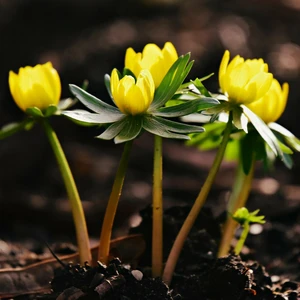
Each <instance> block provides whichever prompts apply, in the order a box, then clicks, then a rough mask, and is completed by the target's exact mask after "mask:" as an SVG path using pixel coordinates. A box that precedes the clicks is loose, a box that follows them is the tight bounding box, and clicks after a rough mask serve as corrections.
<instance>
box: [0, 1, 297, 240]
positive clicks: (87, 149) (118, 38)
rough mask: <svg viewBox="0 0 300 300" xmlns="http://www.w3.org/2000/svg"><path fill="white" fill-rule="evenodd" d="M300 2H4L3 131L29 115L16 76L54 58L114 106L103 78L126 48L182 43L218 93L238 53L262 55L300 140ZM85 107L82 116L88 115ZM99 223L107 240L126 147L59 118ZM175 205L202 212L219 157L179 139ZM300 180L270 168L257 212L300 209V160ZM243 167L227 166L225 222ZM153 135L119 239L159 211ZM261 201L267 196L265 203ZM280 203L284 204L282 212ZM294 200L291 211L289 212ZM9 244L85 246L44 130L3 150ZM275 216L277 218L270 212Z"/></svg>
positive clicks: (220, 185)
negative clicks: (146, 214)
mask: <svg viewBox="0 0 300 300" xmlns="http://www.w3.org/2000/svg"><path fill="white" fill-rule="evenodd" d="M299 28H300V1H298V0H248V1H234V0H227V1H221V0H207V1H205V0H185V1H180V0H140V1H138V0H127V1H117V0H84V1H83V0H0V41H1V42H0V127H2V126H3V125H5V124H7V123H10V122H14V121H20V120H22V118H24V115H23V113H22V112H21V111H20V110H19V109H18V107H17V106H16V105H15V103H14V102H13V100H12V97H11V95H10V92H9V89H8V80H7V79H8V72H9V70H13V71H15V72H17V71H18V69H19V67H22V66H26V65H32V66H33V65H36V64H38V63H45V62H47V61H51V62H52V63H53V65H54V67H55V68H56V69H57V70H58V72H59V74H60V76H61V81H62V87H63V89H62V97H69V96H70V93H69V90H68V84H69V83H74V84H77V85H81V83H82V82H83V80H84V79H87V80H88V81H89V88H88V91H89V92H90V93H92V94H94V95H96V96H97V97H99V98H101V99H103V100H108V95H107V93H106V91H105V88H104V84H103V76H104V74H105V73H110V72H111V70H112V69H113V68H114V67H117V68H119V69H121V68H122V67H123V63H124V55H125V51H126V49H127V48H128V47H133V48H134V49H135V50H136V51H141V50H142V49H143V47H144V45H145V44H147V43H149V42H154V43H157V44H158V45H159V46H160V47H162V46H163V45H164V43H165V42H166V41H171V42H172V43H173V44H174V45H175V47H176V48H177V50H178V53H179V54H184V53H186V52H191V53H192V58H193V59H194V60H195V64H194V67H193V69H192V71H191V73H190V75H189V78H190V79H194V78H195V77H197V76H198V77H202V76H205V75H208V74H210V73H212V72H215V76H213V77H211V78H210V79H209V80H208V81H206V86H207V87H208V89H210V90H211V91H217V90H218V81H217V73H218V67H219V63H220V61H221V58H222V55H223V53H224V50H225V49H229V50H230V52H231V55H232V56H234V55H236V54H240V55H241V56H244V57H247V58H248V57H249V58H256V57H262V58H263V59H264V60H265V61H266V62H267V63H268V64H269V69H270V71H271V72H272V73H273V74H274V76H275V77H276V78H277V79H278V80H279V81H280V82H281V83H282V82H285V81H287V82H288V83H289V84H290V96H289V100H288V105H287V108H286V110H285V113H284V114H283V116H282V117H281V119H280V120H279V123H280V124H281V125H283V126H285V127H287V128H288V129H289V130H291V131H292V132H293V133H294V134H296V135H298V136H300V127H299V125H298V124H299V117H298V114H299V113H298V111H299V109H300V104H299V100H300V89H299V84H300V33H299ZM80 107H81V106H80V104H78V105H77V108H80ZM51 123H52V124H53V126H54V128H55V130H56V132H57V134H58V137H59V138H60V140H61V143H62V145H63V148H64V149H65V151H66V155H67V157H68V159H69V161H70V164H71V168H72V170H73V172H74V177H75V179H76V181H77V183H78V188H79V192H80V194H81V198H82V201H83V204H84V208H85V211H86V214H87V220H88V226H89V231H90V233H91V235H92V236H94V237H98V235H99V233H100V226H101V223H102V216H103V211H104V209H105V206H106V201H107V199H108V196H109V193H110V188H111V186H112V182H113V178H114V175H115V171H116V168H117V165H118V161H119V159H120V156H121V152H122V148H123V146H122V145H118V146H115V145H114V144H113V142H111V141H108V142H107V141H101V140H97V139H94V138H93V137H94V136H96V135H99V134H100V132H101V130H100V129H97V128H83V127H79V126H77V125H75V124H73V123H71V122H70V121H68V120H66V119H64V118H63V117H53V118H52V119H51ZM164 147H165V152H164V158H165V160H164V172H165V179H164V197H165V205H166V207H169V206H172V205H174V204H180V205H183V204H191V203H192V202H193V201H194V199H195V197H196V195H197V193H198V191H199V189H200V187H201V185H202V183H203V182H204V180H205V178H206V174H207V171H208V170H209V168H210V166H211V164H212V161H213V158H214V152H205V153H200V152H198V150H197V149H193V148H186V147H185V146H184V145H183V143H182V142H179V141H165V144H164ZM294 160H295V167H294V169H293V170H292V172H290V171H288V170H286V169H285V168H284V167H283V166H282V165H281V164H280V163H278V166H277V167H278V168H277V169H276V171H275V172H273V173H272V174H265V173H263V172H262V171H258V172H257V174H256V179H255V181H254V190H253V193H252V194H251V198H252V201H251V203H250V204H249V205H250V208H251V207H253V208H258V207H262V212H263V213H265V212H266V211H268V214H273V215H276V213H278V212H279V211H280V210H281V211H282V209H283V207H285V206H287V207H298V208H299V203H300V202H299V201H300V187H298V186H297V185H299V171H300V156H299V154H295V155H294ZM233 174H234V165H233V164H232V163H226V162H225V163H224V164H223V168H222V171H221V172H220V174H219V176H218V178H217V180H216V184H215V186H214V189H213V190H212V192H211V193H210V196H209V201H208V206H212V207H213V209H214V214H215V215H218V214H220V213H221V212H222V211H223V210H224V208H225V203H226V198H227V197H228V191H229V189H230V186H231V184H232V178H233ZM151 181H152V137H151V136H150V135H148V134H144V135H143V136H142V137H140V138H139V139H138V140H136V142H135V144H134V148H133V152H132V155H131V160H130V164H129V171H128V174H127V178H126V181H125V185H124V192H123V195H122V198H121V202H120V207H119V210H118V216H117V219H116V230H115V236H117V235H122V234H126V232H127V228H128V226H129V225H136V224H138V222H139V217H138V210H139V209H142V208H144V207H146V206H147V205H149V204H150V203H151ZM261 197H263V198H264V202H263V204H262V201H261V199H262V198H261ZM274 197H276V198H279V202H276V203H281V204H282V205H281V204H280V205H276V207H274V206H272V203H273V200H274ZM284 203H285V204H284ZM0 207H1V208H0V234H1V235H0V238H1V239H21V238H23V237H26V238H28V237H29V238H33V239H34V238H39V237H43V238H44V239H46V240H52V239H59V238H60V237H61V238H62V239H65V237H66V235H68V238H69V239H70V240H73V241H74V236H73V233H74V231H73V223H72V218H71V214H70V208H69V205H68V200H67V197H66V194H65V190H64V186H63V184H62V180H61V177H60V173H59V171H58V168H57V165H56V162H55V160H54V157H53V154H52V150H51V148H50V145H49V144H48V141H47V139H46V137H45V135H44V132H43V131H42V129H41V128H40V127H39V126H35V127H34V128H33V129H32V130H31V131H29V132H21V133H18V134H16V135H14V136H12V137H10V138H7V139H6V140H3V141H1V142H0ZM264 207H265V209H264Z"/></svg>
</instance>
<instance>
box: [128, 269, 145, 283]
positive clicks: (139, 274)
mask: <svg viewBox="0 0 300 300" xmlns="http://www.w3.org/2000/svg"><path fill="white" fill-rule="evenodd" d="M131 274H132V275H133V277H134V278H135V279H136V280H138V281H141V280H142V279H143V273H142V272H141V271H139V270H132V271H131Z"/></svg>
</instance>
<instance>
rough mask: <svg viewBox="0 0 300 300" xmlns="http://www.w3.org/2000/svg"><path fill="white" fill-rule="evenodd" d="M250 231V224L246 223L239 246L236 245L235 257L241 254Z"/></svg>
mask: <svg viewBox="0 0 300 300" xmlns="http://www.w3.org/2000/svg"><path fill="white" fill-rule="evenodd" d="M249 230H250V225H249V223H248V222H245V223H244V224H243V232H242V234H241V236H240V239H239V241H238V242H237V244H236V246H235V248H234V253H235V255H239V254H240V253H241V251H242V248H243V246H244V244H245V241H246V238H247V236H248V233H249Z"/></svg>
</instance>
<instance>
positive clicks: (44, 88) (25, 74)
mask: <svg viewBox="0 0 300 300" xmlns="http://www.w3.org/2000/svg"><path fill="white" fill-rule="evenodd" d="M8 81H9V88H10V92H11V94H12V96H13V98H14V100H15V102H16V104H17V105H18V106H19V107H20V108H21V109H22V110H23V111H26V109H27V108H29V107H37V108H39V109H41V110H42V109H45V108H47V107H48V106H49V105H51V104H53V105H57V104H58V102H59V99H60V94H61V83H60V78H59V75H58V73H57V71H56V70H55V69H54V68H53V67H52V64H51V63H50V62H47V63H45V64H43V65H36V66H35V67H29V66H27V67H25V68H20V69H19V73H18V74H16V73H14V72H13V71H10V72H9V79H8Z"/></svg>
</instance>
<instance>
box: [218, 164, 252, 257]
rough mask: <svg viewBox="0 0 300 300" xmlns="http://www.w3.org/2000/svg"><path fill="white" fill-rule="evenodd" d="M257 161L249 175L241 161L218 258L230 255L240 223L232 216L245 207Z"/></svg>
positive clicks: (229, 203)
mask: <svg viewBox="0 0 300 300" xmlns="http://www.w3.org/2000/svg"><path fill="white" fill-rule="evenodd" d="M254 164H255V159H253V160H252V163H251V168H250V171H249V173H248V174H245V172H244V170H243V165H242V160H241V159H240V160H239V165H238V168H237V172H236V176H235V181H234V185H233V190H232V193H231V195H230V199H229V202H228V206H227V207H228V208H227V211H228V212H229V214H228V216H227V220H226V223H225V225H224V228H223V234H222V239H221V242H220V246H219V251H218V257H222V256H225V255H227V254H228V252H229V249H230V245H231V242H232V239H233V237H234V233H235V230H236V228H237V226H238V223H237V222H236V221H235V220H233V219H232V217H231V215H230V214H234V213H235V212H236V211H237V210H238V209H239V208H241V207H245V206H246V202H247V200H248V197H249V193H250V190H251V185H252V179H253V174H254Z"/></svg>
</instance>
